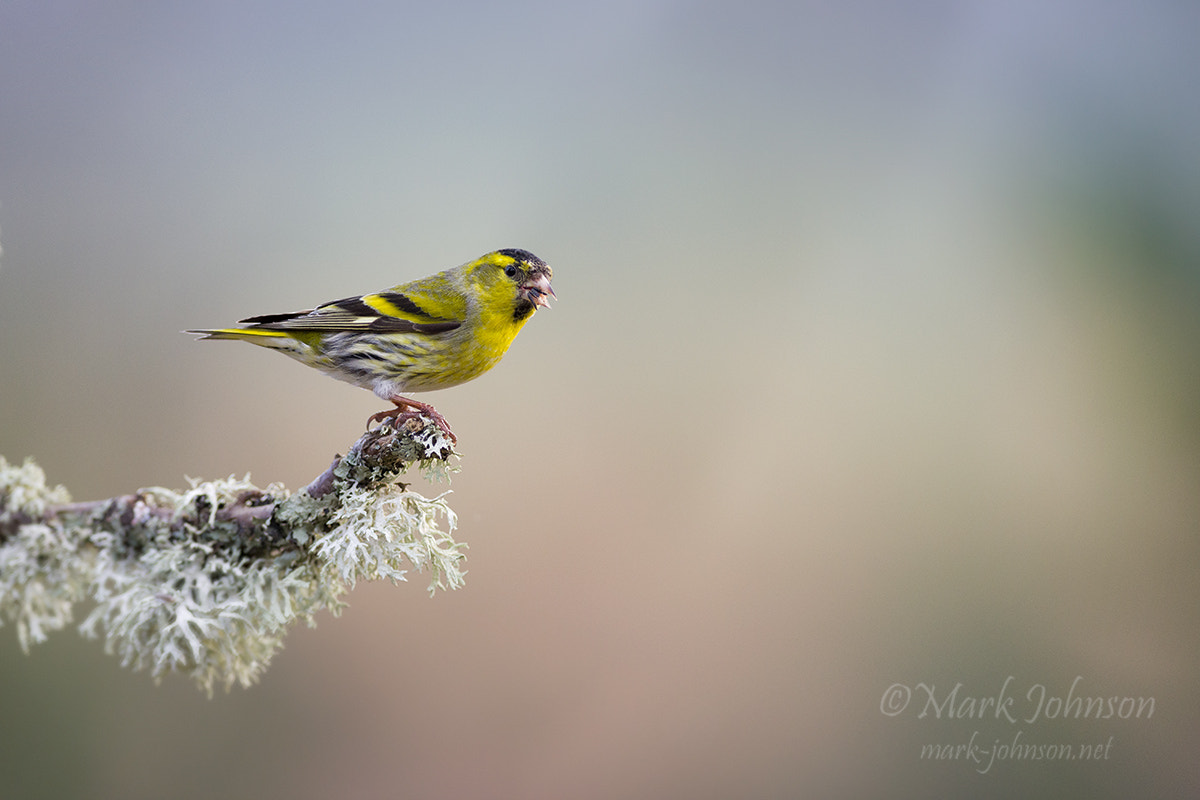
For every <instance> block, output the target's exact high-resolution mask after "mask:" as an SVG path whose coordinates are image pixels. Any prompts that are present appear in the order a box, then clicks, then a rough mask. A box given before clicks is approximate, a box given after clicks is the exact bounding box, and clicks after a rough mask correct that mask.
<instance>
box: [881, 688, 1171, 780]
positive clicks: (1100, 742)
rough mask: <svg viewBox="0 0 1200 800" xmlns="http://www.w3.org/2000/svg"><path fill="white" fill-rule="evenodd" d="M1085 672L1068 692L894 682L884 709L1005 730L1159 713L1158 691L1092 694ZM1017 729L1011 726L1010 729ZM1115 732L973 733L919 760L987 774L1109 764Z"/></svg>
mask: <svg viewBox="0 0 1200 800" xmlns="http://www.w3.org/2000/svg"><path fill="white" fill-rule="evenodd" d="M1082 682H1083V676H1082V675H1078V676H1076V677H1075V680H1073V681H1071V684H1070V686H1068V687H1066V691H1065V692H1064V691H1062V690H1061V688H1057V689H1056V688H1055V687H1048V686H1046V685H1045V684H1043V683H1034V684H1032V685H1030V686H1029V687H1028V688H1025V687H1022V686H1018V685H1017V684H1016V678H1015V677H1014V676H1012V675H1010V676H1008V677H1007V678H1005V679H1004V682H1003V684H1002V685H1001V686H1000V687H999V690H998V691H995V692H990V693H985V694H978V693H974V692H971V691H969V690H967V689H966V688H965V687H964V685H963V684H962V683H961V682H959V683H955V684H954V685H953V686H952V687H948V688H947V687H945V686H944V685H943V688H941V689H939V688H938V686H937V685H936V684H932V683H918V684H916V685H915V686H910V685H908V684H905V683H893V684H892V685H891V686H889V687H887V689H885V690H884V692H883V696H882V697H881V698H880V701H879V711H880V713H882V714H883V715H884V716H887V717H898V716H900V715H902V714H906V713H907V714H910V715H912V716H914V717H916V718H917V719H937V720H976V721H985V720H986V721H991V722H992V723H999V724H1001V725H1003V726H1004V727H1006V728H1008V727H1009V726H1026V725H1037V724H1038V723H1041V722H1044V721H1046V720H1108V721H1110V722H1112V721H1118V720H1148V719H1150V718H1152V717H1153V716H1154V698H1153V697H1152V696H1149V697H1147V696H1134V695H1123V694H1108V693H1103V692H1093V691H1089V690H1087V689H1086V687H1083V686H1081V685H1080V684H1081V683H1082ZM1010 730H1011V729H1010ZM1115 738H1116V737H1115V736H1113V735H1111V734H1109V733H1108V731H1105V732H1104V733H1103V734H1101V735H1097V736H1095V737H1089V739H1088V740H1086V741H1074V742H1068V741H1057V742H1051V741H1035V739H1034V737H1032V736H1030V735H1028V734H1027V733H1026V732H1025V730H1024V729H1017V730H1015V731H1013V732H1011V733H1009V732H1008V731H1005V732H1004V733H1002V734H1001V735H999V736H997V735H987V734H984V733H981V732H980V731H979V730H973V731H971V733H970V734H965V735H963V736H962V737H961V738H958V739H957V740H953V741H946V740H942V741H931V742H927V743H925V744H922V746H921V752H920V758H921V759H922V760H929V761H965V762H967V763H970V764H972V765H973V766H974V767H975V769H976V771H977V772H979V773H981V774H986V773H988V772H990V771H991V769H992V766H993V765H994V764H996V763H997V762H1005V761H1107V760H1108V759H1109V757H1110V756H1111V754H1112V749H1113V742H1114V741H1115Z"/></svg>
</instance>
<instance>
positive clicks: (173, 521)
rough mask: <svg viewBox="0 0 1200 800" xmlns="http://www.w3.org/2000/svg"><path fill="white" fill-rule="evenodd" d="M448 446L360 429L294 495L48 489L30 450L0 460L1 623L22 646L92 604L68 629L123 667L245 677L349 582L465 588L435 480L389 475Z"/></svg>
mask: <svg viewBox="0 0 1200 800" xmlns="http://www.w3.org/2000/svg"><path fill="white" fill-rule="evenodd" d="M452 455H457V454H456V453H454V451H453V448H452V446H451V444H450V443H449V442H448V441H447V440H446V439H444V438H443V436H442V434H441V432H440V430H439V429H438V428H437V427H436V426H435V425H433V424H432V423H428V422H427V421H426V420H425V419H424V418H420V417H417V418H411V419H408V420H407V421H405V422H404V423H403V424H401V425H400V426H399V427H398V428H396V429H393V428H391V427H389V426H387V425H383V426H380V427H378V428H376V429H374V430H372V431H368V432H367V433H366V434H364V435H363V436H362V437H361V438H360V439H359V440H358V441H357V442H355V443H354V445H353V446H352V447H351V448H350V450H349V452H347V453H346V455H345V456H339V457H337V458H335V459H334V461H333V463H332V464H331V465H330V467H329V468H328V469H327V470H325V472H323V473H321V474H320V475H319V476H317V477H316V478H315V479H313V481H312V482H311V483H309V485H308V486H307V487H305V488H304V489H302V490H300V491H298V492H296V493H295V494H291V493H289V492H288V491H287V490H286V489H285V488H284V487H283V486H281V485H279V484H271V485H270V486H268V487H267V488H266V489H259V488H258V487H255V486H253V485H252V484H250V483H249V481H248V478H247V479H243V480H237V479H235V478H233V477H230V478H227V479H225V480H220V481H204V482H201V481H195V480H193V481H191V484H192V486H191V488H190V489H189V490H187V491H185V492H175V491H172V490H169V489H163V488H160V487H153V488H148V489H141V490H139V491H138V492H136V493H134V494H129V495H123V496H121V497H114V498H111V499H108V500H97V501H93V502H85V503H73V502H71V501H70V497H69V496H68V494H67V492H66V490H65V489H63V488H62V487H61V486H59V487H55V488H49V487H47V486H46V484H45V476H44V474H43V473H42V470H41V469H40V468H39V467H38V466H37V465H36V464H34V463H33V462H32V461H28V460H27V461H26V462H25V464H24V465H23V466H20V467H17V466H12V465H10V464H8V462H7V461H5V460H4V459H3V457H0V624H3V621H4V620H5V619H7V620H8V621H10V622H13V623H15V624H16V627H17V637H18V639H19V640H20V643H21V647H22V649H24V650H25V651H26V652H28V649H29V645H30V644H31V643H40V642H42V641H44V640H45V639H46V635H47V633H48V632H49V631H53V630H59V629H61V628H63V627H65V626H66V625H67V624H68V623H70V622H71V621H72V619H73V607H74V604H75V603H77V602H80V601H84V600H91V601H94V602H95V608H94V609H93V610H92V611H91V613H90V614H89V615H88V616H87V618H86V619H85V620H84V622H83V623H82V624H81V625H80V631H81V632H82V633H83V634H84V635H87V636H93V637H96V636H103V637H104V639H105V649H106V650H107V651H108V652H109V653H112V654H116V655H118V656H120V658H121V662H122V665H123V666H127V667H132V668H134V669H149V670H150V672H151V674H152V675H153V676H154V677H155V678H156V679H158V678H161V676H162V675H164V674H166V673H168V672H184V673H187V674H189V675H190V676H191V677H192V679H193V680H195V682H196V683H197V685H198V686H199V687H200V688H202V689H204V690H205V691H207V692H208V693H209V694H210V695H211V694H212V689H213V685H214V684H215V683H218V682H220V683H224V684H225V687H226V689H228V688H229V687H231V686H232V684H233V683H234V681H237V682H238V683H240V684H241V685H242V686H249V685H251V684H252V683H253V682H254V681H255V680H257V679H258V677H259V676H260V675H261V674H262V672H263V671H264V670H265V669H266V667H267V665H268V663H269V662H270V659H271V658H272V656H274V654H275V653H276V652H278V650H279V649H280V648H281V647H282V646H283V636H284V634H285V633H286V631H287V629H288V628H289V627H290V626H291V625H292V624H294V623H295V622H296V621H297V620H304V621H305V622H307V623H308V624H309V625H313V624H314V615H315V614H316V613H317V612H319V611H322V610H329V611H331V612H333V613H335V614H336V613H338V611H340V609H341V608H342V607H343V606H344V603H343V602H342V600H341V596H342V595H343V594H345V593H346V592H347V591H349V590H350V589H351V588H353V587H354V585H355V583H356V582H357V581H359V580H377V579H380V578H389V579H391V580H392V581H393V582H396V581H402V580H405V572H406V569H407V568H408V567H413V568H416V569H417V570H419V571H420V570H424V569H425V568H426V567H428V568H429V569H430V572H431V578H430V584H429V590H430V592H431V593H432V592H433V591H435V590H436V589H439V588H441V589H454V588H458V587H459V586H461V585H462V583H463V575H464V573H463V571H462V569H461V567H460V564H461V562H462V559H463V558H464V555H463V553H462V549H463V548H464V547H466V545H465V544H459V543H456V542H455V541H454V539H453V538H452V536H451V534H452V532H453V531H454V528H455V525H456V522H457V519H456V517H455V514H454V512H453V510H451V508H450V506H449V505H448V504H447V503H446V500H445V498H446V494H448V492H447V493H444V494H442V495H439V496H438V497H434V498H426V497H423V496H422V495H420V494H417V493H415V492H410V491H408V487H407V485H406V484H404V483H401V482H399V480H398V479H399V477H400V476H401V475H403V474H404V473H405V472H406V471H407V470H408V469H409V468H411V467H412V466H414V465H415V466H417V468H418V469H419V470H420V471H421V472H422V473H423V474H424V475H425V476H426V477H427V478H430V479H448V477H449V474H450V473H451V472H453V471H456V468H455V467H451V466H450V465H449V463H448V460H449V458H450V456H452ZM443 523H444V525H445V529H443V527H442V525H443Z"/></svg>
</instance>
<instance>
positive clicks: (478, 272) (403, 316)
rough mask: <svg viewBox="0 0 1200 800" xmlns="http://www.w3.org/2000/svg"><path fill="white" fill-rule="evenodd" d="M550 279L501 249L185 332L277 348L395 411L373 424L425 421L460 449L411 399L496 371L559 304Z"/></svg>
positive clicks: (540, 264) (528, 257) (532, 259)
mask: <svg viewBox="0 0 1200 800" xmlns="http://www.w3.org/2000/svg"><path fill="white" fill-rule="evenodd" d="M552 277H553V271H552V270H551V268H550V266H549V265H548V264H546V262H545V261H542V260H541V259H540V258H538V257H537V256H535V255H534V254H533V253H530V252H529V251H528V250H521V249H518V248H505V249H502V250H495V251H493V252H490V253H487V254H486V255H483V256H481V257H479V258H477V259H475V260H474V261H469V262H467V263H466V264H462V265H461V266H457V267H453V268H451V269H447V270H444V271H442V272H438V273H436V274H434V275H430V276H428V277H426V278H420V279H418V280H415V281H410V282H409V283H401V284H399V285H397V286H393V287H392V288H390V289H387V290H384V291H381V292H376V293H373V294H364V295H358V296H355V297H347V298H345V299H342V300H334V301H332V302H329V303H325V304H323V305H319V306H317V307H316V308H313V309H310V310H308V311H296V312H292V313H286V314H264V315H262V316H256V317H247V318H246V319H243V320H241V321H240V323H239V324H240V325H242V326H243V327H237V328H210V329H198V330H189V331H185V333H191V334H198V335H200V337H201V339H232V340H237V341H243V342H250V343H251V344H256V345H259V346H261V347H267V348H270V349H272V350H278V351H279V352H281V353H283V354H284V355H287V356H291V357H292V358H294V359H296V360H297V361H299V362H300V363H302V364H307V365H308V366H310V367H315V368H316V369H319V370H321V371H322V372H324V373H325V374H327V375H330V376H332V377H334V378H337V379H339V380H342V381H346V382H347V383H352V384H354V385H355V386H361V387H363V388H364V389H370V390H371V391H373V392H374V393H375V394H376V395H378V396H379V397H380V398H382V399H384V400H387V401H389V402H391V403H392V404H393V405H394V406H395V408H390V409H388V410H386V411H381V412H379V413H377V414H372V415H371V416H370V417H369V418H368V419H367V427H368V428H369V427H370V426H371V425H372V424H373V423H380V422H383V421H384V420H391V421H392V423H393V424H395V423H397V422H399V421H401V420H403V419H408V418H411V417H414V416H418V415H425V416H427V417H429V418H430V419H432V420H433V422H434V423H435V424H436V425H437V427H438V428H439V429H440V430H441V431H442V432H443V433H444V434H446V436H447V437H449V439H450V441H451V442H454V443H457V437H455V435H454V433H453V432H452V431H451V430H450V425H449V423H448V422H446V418H445V417H443V416H442V415H441V414H439V413H438V412H437V410H435V409H434V407H433V406H431V405H429V404H428V403H422V402H420V401H417V400H413V399H412V398H410V397H406V396H405V395H407V394H408V393H409V392H428V391H433V390H436V389H445V388H448V387H451V386H457V385H459V384H461V383H465V382H467V381H469V380H472V379H474V378H477V377H479V376H480V375H482V374H483V373H485V372H487V371H488V370H490V369H491V368H492V367H494V366H496V364H497V363H499V361H500V359H501V358H502V357H503V356H504V354H505V353H506V352H507V351H508V348H509V345H511V344H512V343H513V340H514V339H515V338H516V336H517V333H519V332H520V330H521V328H522V327H524V325H525V323H526V322H528V321H529V319H530V318H531V317H532V316H533V314H534V312H535V311H537V310H538V308H549V307H550V298H551V297H553V298H555V299H557V297H558V296H557V295H556V294H555V293H554V289H553V287H552V286H551V285H550V279H551V278H552Z"/></svg>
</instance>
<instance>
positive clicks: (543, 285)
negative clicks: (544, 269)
mask: <svg viewBox="0 0 1200 800" xmlns="http://www.w3.org/2000/svg"><path fill="white" fill-rule="evenodd" d="M521 292H522V293H523V294H524V295H525V297H526V299H528V300H529V302H531V303H533V304H534V305H535V306H544V307H546V308H549V307H550V298H551V297H553V298H555V299H558V295H556V294H555V293H554V288H553V287H552V286H551V285H550V278H549V277H548V276H546V275H544V274H543V275H532V276H530V279H529V280H528V281H527V282H526V283H523V284H521Z"/></svg>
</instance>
